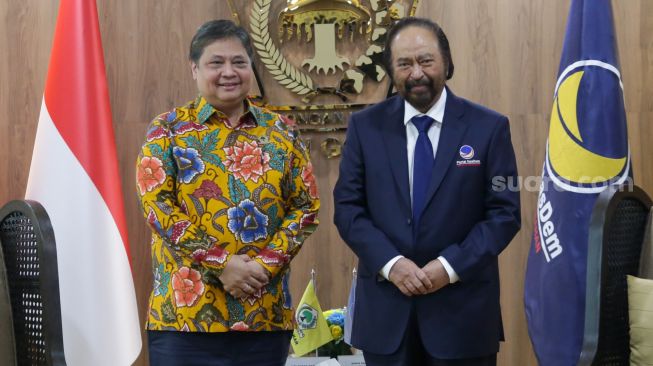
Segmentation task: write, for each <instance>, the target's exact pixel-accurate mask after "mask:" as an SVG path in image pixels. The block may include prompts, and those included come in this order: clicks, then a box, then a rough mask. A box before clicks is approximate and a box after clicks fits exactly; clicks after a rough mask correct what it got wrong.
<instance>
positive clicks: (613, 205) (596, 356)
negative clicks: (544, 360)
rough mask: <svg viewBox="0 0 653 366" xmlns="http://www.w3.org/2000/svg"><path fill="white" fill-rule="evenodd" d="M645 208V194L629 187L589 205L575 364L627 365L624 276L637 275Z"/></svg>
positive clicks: (647, 201) (607, 192)
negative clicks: (581, 327) (582, 305)
mask: <svg viewBox="0 0 653 366" xmlns="http://www.w3.org/2000/svg"><path fill="white" fill-rule="evenodd" d="M650 208H651V199H650V198H649V197H648V195H647V194H646V193H645V192H644V191H642V190H641V189H640V188H638V187H635V186H632V185H629V186H621V187H611V188H608V189H607V190H605V191H604V192H603V193H601V194H600V195H599V197H598V199H597V202H596V204H595V205H594V209H593V211H592V218H591V221H590V228H589V240H588V253H587V289H586V296H585V330H584V336H583V348H582V352H581V356H580V361H579V365H610V366H618V365H628V364H629V359H630V334H629V326H628V293H627V289H628V287H627V284H626V275H633V276H636V275H637V274H638V270H639V263H640V255H641V251H642V243H643V239H644V232H645V228H646V222H647V218H648V214H649V210H650Z"/></svg>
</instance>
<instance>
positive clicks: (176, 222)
mask: <svg viewBox="0 0 653 366" xmlns="http://www.w3.org/2000/svg"><path fill="white" fill-rule="evenodd" d="M245 103H246V104H247V112H246V113H245V114H244V115H243V116H241V119H240V122H241V124H240V125H239V126H238V127H236V128H231V127H230V126H229V121H228V119H227V117H226V115H225V114H224V113H222V112H220V111H219V110H217V109H215V108H214V107H213V106H211V105H210V104H208V103H207V101H206V100H205V99H204V98H203V97H201V96H200V97H198V98H197V99H196V100H195V101H192V102H189V103H188V104H187V105H185V106H183V107H180V108H175V109H173V110H172V111H170V112H168V113H164V114H162V115H160V116H158V117H157V118H155V119H154V120H153V121H152V123H151V124H150V126H149V128H148V130H147V136H146V140H145V143H144V145H143V147H142V150H141V153H140V155H139V157H138V161H137V186H138V196H139V199H140V202H141V207H142V209H143V214H144V215H145V217H146V219H147V223H148V225H149V226H150V228H151V229H152V245H151V248H152V269H153V273H154V285H153V289H152V293H151V295H150V300H149V309H148V316H147V324H146V328H147V329H150V330H181V331H192V332H226V331H230V330H237V331H243V330H249V331H269V330H289V329H292V328H293V311H292V301H291V298H290V293H289V287H288V279H289V263H290V260H291V259H292V258H293V257H294V256H295V255H296V254H297V252H298V251H299V249H300V248H301V246H302V243H303V242H304V240H305V239H306V237H308V236H309V235H310V234H311V233H312V232H313V231H314V230H315V228H316V226H317V212H318V209H319V206H320V203H319V199H318V195H317V186H316V183H315V177H314V175H313V167H312V165H311V162H310V160H309V156H308V151H307V149H306V147H305V146H304V144H303V143H302V141H301V139H300V138H299V136H298V133H297V131H296V130H295V129H294V127H293V126H294V124H293V123H291V121H289V120H287V119H285V117H282V116H280V115H279V114H276V113H272V112H270V111H268V110H266V109H263V108H260V107H257V106H255V105H253V104H252V103H251V102H250V101H249V100H246V101H245ZM240 254H247V255H249V256H250V257H251V258H253V260H255V261H257V262H258V263H260V264H261V265H262V266H263V267H264V268H265V269H266V270H267V271H269V274H270V276H271V280H270V283H269V284H268V285H267V286H265V287H263V288H262V289H261V290H260V291H259V292H258V293H257V294H255V295H254V296H250V297H249V298H247V299H242V300H241V299H236V298H234V297H232V296H231V295H229V294H228V293H227V292H226V291H225V290H224V288H223V287H222V283H221V282H220V280H219V276H220V274H221V273H222V271H223V270H224V267H225V265H226V263H227V261H228V260H229V259H230V257H231V256H232V255H240Z"/></svg>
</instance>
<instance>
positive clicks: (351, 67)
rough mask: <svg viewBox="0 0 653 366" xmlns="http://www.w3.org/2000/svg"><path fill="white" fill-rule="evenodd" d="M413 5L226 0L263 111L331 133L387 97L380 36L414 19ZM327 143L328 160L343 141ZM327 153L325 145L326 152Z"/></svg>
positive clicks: (407, 0) (385, 0)
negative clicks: (249, 48)
mask: <svg viewBox="0 0 653 366" xmlns="http://www.w3.org/2000/svg"><path fill="white" fill-rule="evenodd" d="M417 3H418V0H252V1H232V0H230V1H229V5H230V7H231V9H232V13H233V15H234V18H235V20H236V21H237V22H239V23H240V24H241V25H243V26H245V27H246V28H248V29H249V33H250V35H251V38H252V44H253V46H254V49H255V51H256V53H257V56H258V57H257V60H256V61H255V70H256V72H257V81H258V87H259V91H260V95H261V99H262V102H263V104H265V105H266V107H268V108H269V109H271V110H274V111H277V112H280V113H283V114H286V115H288V116H289V117H291V118H293V119H294V120H295V121H296V122H297V123H298V124H299V126H300V128H301V129H302V130H310V131H313V132H333V131H337V130H342V129H345V128H346V127H347V120H348V116H349V114H351V113H352V112H354V111H356V110H358V109H361V108H363V107H364V106H366V105H369V104H372V103H376V102H379V101H381V100H383V99H384V98H385V97H386V96H387V95H388V94H389V91H390V88H391V84H390V80H389V77H387V73H386V71H385V69H384V67H383V61H382V57H383V45H384V42H385V35H386V34H387V32H388V30H389V28H390V27H391V26H392V24H393V23H394V22H396V21H397V20H399V19H401V18H403V17H405V16H407V15H413V14H414V13H415V9H416V7H417ZM334 140H335V139H334V138H333V137H331V136H324V140H323V141H322V143H321V144H320V146H322V147H323V151H324V152H325V154H326V155H327V156H328V157H336V156H338V155H339V151H340V146H339V144H340V142H339V141H337V140H335V141H334ZM325 146H328V148H326V147H325Z"/></svg>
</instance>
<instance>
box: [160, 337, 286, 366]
mask: <svg viewBox="0 0 653 366" xmlns="http://www.w3.org/2000/svg"><path fill="white" fill-rule="evenodd" d="M147 335H148V344H149V353H150V365H152V366H284V365H285V364H286V358H288V348H289V346H290V336H291V335H292V332H290V331H275V332H226V333H196V332H174V331H152V330H151V331H148V332H147Z"/></svg>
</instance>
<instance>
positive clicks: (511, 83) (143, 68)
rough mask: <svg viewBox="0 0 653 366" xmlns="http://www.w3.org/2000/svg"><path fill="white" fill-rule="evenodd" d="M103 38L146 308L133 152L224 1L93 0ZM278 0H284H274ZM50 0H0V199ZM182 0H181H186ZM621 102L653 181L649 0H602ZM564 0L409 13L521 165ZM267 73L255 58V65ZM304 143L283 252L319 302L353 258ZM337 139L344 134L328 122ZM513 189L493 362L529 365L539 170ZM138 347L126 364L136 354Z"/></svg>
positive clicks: (322, 163)
mask: <svg viewBox="0 0 653 366" xmlns="http://www.w3.org/2000/svg"><path fill="white" fill-rule="evenodd" d="M97 1H98V11H99V17H100V26H101V31H102V37H103V42H104V51H105V63H106V69H107V79H108V84H109V89H110V96H111V105H112V110H113V119H114V129H115V132H116V143H117V147H118V154H119V156H118V158H119V163H120V171H121V173H122V182H123V189H124V192H125V207H126V214H127V219H128V226H129V227H128V230H129V235H130V241H131V255H132V266H133V272H134V277H135V285H136V291H137V297H138V304H139V308H140V315H141V318H143V316H144V314H145V308H146V302H147V296H148V294H149V289H150V286H151V273H150V260H149V233H148V231H147V229H146V227H145V224H144V221H143V219H142V217H141V214H140V211H139V210H138V204H137V202H136V196H135V189H134V183H133V182H134V162H135V157H136V155H137V153H138V149H139V146H140V144H141V140H142V138H143V135H144V130H145V127H146V126H147V123H148V121H149V120H150V119H151V118H152V117H154V116H155V115H157V114H158V113H161V112H163V111H166V110H168V109H170V108H171V107H173V106H176V105H179V104H181V103H183V102H185V101H187V100H189V99H192V98H193V97H194V96H195V94H196V91H195V86H194V83H193V81H192V79H191V77H190V71H189V68H188V61H187V56H186V54H187V48H188V43H189V41H190V38H191V37H192V35H193V33H194V31H195V29H196V28H197V27H198V26H199V25H200V24H201V23H202V22H204V21H206V20H209V19H213V18H220V17H229V16H230V12H229V9H228V6H227V3H226V1H223V0H194V1H192V2H188V1H183V0H166V1H156V0H139V1H127V0H120V1H108V0H97ZM275 1H281V0H275ZM58 3H59V2H58V1H57V0H5V1H1V2H0V20H2V22H1V23H0V52H2V56H1V57H0V156H1V157H2V159H0V173H1V175H0V203H4V202H6V201H7V200H9V199H12V198H20V197H22V196H23V194H24V190H25V183H26V181H27V176H28V170H29V163H30V159H31V153H32V147H33V141H34V134H35V131H36V125H37V120H38V115H39V110H40V105H41V98H42V94H43V86H44V81H45V76H46V70H47V63H48V60H49V53H50V48H51V42H52V35H53V30H54V25H55V21H56V11H57V8H58ZM190 4H192V6H191V5H190ZM613 5H614V12H615V24H616V27H617V34H618V42H619V50H620V55H621V64H622V73H623V80H624V85H625V97H626V106H627V111H628V123H629V136H630V144H631V149H632V159H633V168H634V171H635V178H636V182H637V184H638V185H640V186H642V187H643V188H644V189H645V190H646V191H648V192H651V193H653V164H651V163H650V161H649V158H650V157H651V156H653V144H651V138H652V136H653V127H652V126H651V123H650V122H649V121H650V120H651V118H653V98H652V97H651V95H652V93H653V39H652V38H651V37H650V34H651V33H652V32H653V2H650V1H646V0H630V1H613ZM568 6H569V1H568V0H548V1H545V0H485V1H479V0H429V1H427V0H422V1H421V2H420V6H419V8H418V11H417V14H418V15H420V16H425V17H429V18H432V19H434V20H436V21H437V22H439V23H440V24H441V25H442V27H443V29H444V30H445V32H446V33H447V35H448V37H449V40H450V43H451V48H452V53H453V58H454V63H455V65H456V71H455V76H454V78H453V79H452V80H451V81H450V83H449V85H450V86H451V87H452V88H453V90H454V92H455V93H457V94H458V95H461V96H464V97H466V98H469V99H471V100H473V101H476V102H479V103H481V104H484V105H486V106H488V107H490V108H493V109H496V110H498V111H500V112H502V113H504V114H506V115H508V116H509V117H510V121H511V131H512V138H513V143H514V145H515V150H516V154H517V160H518V166H519V170H520V173H521V175H522V176H525V177H528V176H535V177H537V176H539V175H540V173H541V169H542V159H543V157H544V145H545V138H546V135H547V131H548V123H549V114H550V110H551V103H552V96H553V88H554V86H555V82H556V76H557V70H558V64H559V57H560V52H561V47H562V42H563V35H564V29H565V25H566V19H567V11H568ZM260 71H261V72H265V71H264V70H260ZM305 137H306V138H309V139H311V140H312V141H313V148H312V151H311V153H312V156H313V163H314V166H315V172H316V174H317V177H318V185H319V190H320V194H321V197H322V210H321V212H320V220H321V222H322V224H321V226H320V228H319V229H318V231H317V232H316V233H315V234H314V235H313V236H312V237H311V238H309V240H308V241H307V242H306V243H305V247H304V248H303V249H302V251H301V252H300V254H299V255H298V257H297V258H296V259H295V261H294V262H293V275H292V281H291V289H292V292H293V294H294V297H295V302H297V301H298V300H299V298H300V297H301V294H302V292H303V289H304V286H305V285H306V282H307V280H308V278H309V276H310V270H311V269H315V270H316V271H317V273H318V277H317V278H318V294H319V297H320V299H321V302H322V305H323V307H324V308H329V307H335V306H342V305H344V304H345V303H346V299H347V291H348V289H349V281H350V278H351V269H352V268H353V266H354V265H355V263H356V258H355V256H354V255H353V254H352V252H351V251H350V250H349V249H348V248H347V247H346V246H345V245H344V244H343V243H342V241H341V240H340V238H339V236H338V233H337V231H336V229H335V227H334V226H333V224H332V218H333V201H332V197H331V192H332V189H333V185H334V184H335V181H336V179H337V176H338V171H337V168H338V163H339V160H337V159H332V160H330V159H326V158H325V157H324V156H323V155H322V154H321V152H320V151H319V142H320V141H321V139H322V138H323V137H324V135H321V134H319V133H310V134H305ZM334 137H337V138H340V139H342V138H343V137H344V134H343V133H337V134H334ZM526 182H527V183H530V188H532V189H530V190H523V191H522V222H523V224H522V227H523V229H522V231H521V232H520V233H519V234H518V235H517V237H516V238H515V240H514V241H513V243H512V244H511V245H510V246H509V247H508V248H507V249H506V250H505V252H504V253H503V254H502V255H501V257H500V263H501V280H502V283H501V285H502V300H501V301H502V306H503V317H504V325H505V333H506V338H507V340H506V342H505V343H504V344H503V345H502V348H501V353H500V355H499V364H500V365H507V366H522V365H532V364H535V359H534V356H533V353H532V349H531V346H530V342H529V340H528V334H527V330H526V323H525V315H524V310H523V300H522V297H523V286H524V284H523V278H524V271H525V264H526V258H527V254H528V250H529V246H530V236H531V227H532V225H533V213H534V212H535V201H536V196H537V193H536V192H535V191H536V188H537V182H536V181H534V180H526ZM145 350H146V348H145V347H144V352H143V354H142V355H141V357H140V358H139V359H138V360H137V362H136V363H135V364H136V365H146V364H147V357H146V352H145Z"/></svg>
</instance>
